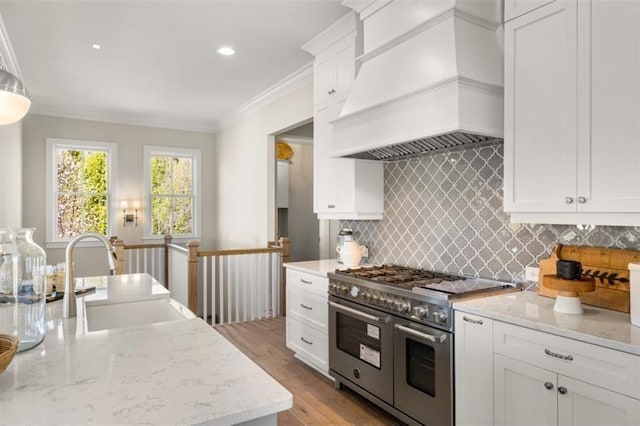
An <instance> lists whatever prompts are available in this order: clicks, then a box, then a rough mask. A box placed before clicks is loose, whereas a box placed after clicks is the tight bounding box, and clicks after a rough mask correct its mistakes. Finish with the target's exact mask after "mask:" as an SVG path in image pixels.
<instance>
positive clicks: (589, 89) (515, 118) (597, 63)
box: [504, 0, 640, 226]
mask: <svg viewBox="0 0 640 426" xmlns="http://www.w3.org/2000/svg"><path fill="white" fill-rule="evenodd" d="M638 22H640V2H635V1H634V2H629V1H626V0H620V1H607V2H603V1H600V0H593V1H586V0H585V1H577V0H570V1H569V0H556V1H554V2H552V3H549V4H546V5H543V6H541V7H537V8H534V9H533V10H531V11H528V12H527V13H525V14H523V15H521V16H519V17H518V18H516V19H513V20H511V21H509V22H507V23H506V24H505V147H504V156H505V163H504V200H505V205H504V207H505V211H507V212H510V213H512V219H513V220H514V221H516V222H532V223H565V224H579V223H589V224H596V225H634V226H637V225H640V214H639V213H640V167H637V164H638V163H639V162H640V120H638V118H639V117H640V26H639V25H638Z"/></svg>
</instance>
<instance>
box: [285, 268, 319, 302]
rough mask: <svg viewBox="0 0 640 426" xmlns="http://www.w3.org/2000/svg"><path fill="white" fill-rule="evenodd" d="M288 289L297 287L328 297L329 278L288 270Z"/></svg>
mask: <svg viewBox="0 0 640 426" xmlns="http://www.w3.org/2000/svg"><path fill="white" fill-rule="evenodd" d="M287 287H297V288H299V289H301V290H306V291H311V292H313V293H316V294H320V295H325V296H326V295H327V293H328V291H329V278H326V277H320V276H318V275H313V274H308V273H305V272H300V271H296V270H294V269H290V268H287Z"/></svg>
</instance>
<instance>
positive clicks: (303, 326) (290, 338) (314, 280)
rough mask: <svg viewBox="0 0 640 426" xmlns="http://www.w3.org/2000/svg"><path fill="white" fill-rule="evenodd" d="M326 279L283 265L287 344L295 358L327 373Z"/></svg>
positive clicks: (327, 282) (327, 283) (327, 309)
mask: <svg viewBox="0 0 640 426" xmlns="http://www.w3.org/2000/svg"><path fill="white" fill-rule="evenodd" d="M328 285H329V279H328V278H326V277H323V276H319V275H315V274H311V273H306V272H301V271H298V270H292V269H289V268H287V330H286V332H287V347H288V348H289V349H291V350H293V351H294V352H295V353H296V354H295V356H296V358H298V359H300V360H301V361H303V362H305V363H306V364H308V365H309V366H311V367H313V368H315V369H316V370H318V371H319V372H321V373H322V374H325V375H327V374H328V373H329V342H328V340H329V339H328V331H327V327H328V312H329V308H328V304H327V288H328Z"/></svg>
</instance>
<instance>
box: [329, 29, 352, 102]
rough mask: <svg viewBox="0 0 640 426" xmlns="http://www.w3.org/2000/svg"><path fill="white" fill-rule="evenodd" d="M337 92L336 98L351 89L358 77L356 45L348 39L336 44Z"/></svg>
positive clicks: (335, 84) (335, 85) (335, 88)
mask: <svg viewBox="0 0 640 426" xmlns="http://www.w3.org/2000/svg"><path fill="white" fill-rule="evenodd" d="M333 52H334V53H333V54H334V56H333V58H334V62H333V63H334V69H335V77H334V78H335V81H334V87H333V89H334V90H335V94H334V96H340V95H342V94H343V93H344V92H346V91H348V90H349V89H351V85H352V84H353V81H354V80H355V77H356V43H355V39H354V38H352V37H347V38H345V39H343V40H341V41H340V42H338V43H336V45H335V47H334V51H333Z"/></svg>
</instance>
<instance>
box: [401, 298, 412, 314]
mask: <svg viewBox="0 0 640 426" xmlns="http://www.w3.org/2000/svg"><path fill="white" fill-rule="evenodd" d="M410 310H411V305H410V304H409V302H405V301H404V300H401V301H400V302H399V303H398V312H405V313H406V312H409V311H410Z"/></svg>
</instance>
